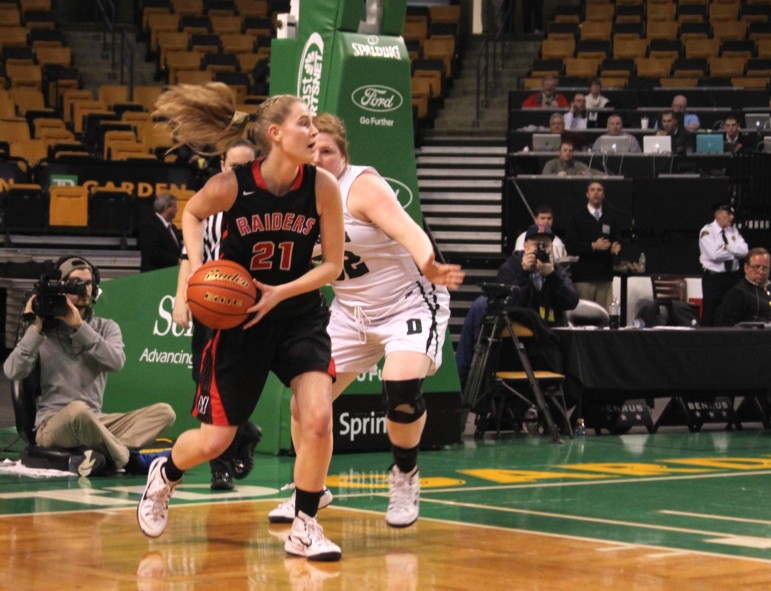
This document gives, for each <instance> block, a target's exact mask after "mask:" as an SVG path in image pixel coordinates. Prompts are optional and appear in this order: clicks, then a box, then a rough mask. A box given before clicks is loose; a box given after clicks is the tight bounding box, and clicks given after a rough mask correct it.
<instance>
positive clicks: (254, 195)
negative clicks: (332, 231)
mask: <svg viewBox="0 0 771 591" xmlns="http://www.w3.org/2000/svg"><path fill="white" fill-rule="evenodd" d="M262 161H263V159H262V158H261V159H259V160H256V161H255V162H253V163H252V165H251V166H238V167H235V168H234V169H233V170H234V172H235V174H236V179H238V197H237V198H236V201H235V203H234V204H233V206H232V207H231V208H230V210H229V211H227V212H225V231H224V233H223V235H222V250H221V255H222V257H223V258H225V259H229V260H232V261H236V262H238V263H239V264H241V265H243V266H244V267H245V268H246V269H249V271H250V272H251V274H252V276H253V277H254V278H255V279H257V280H258V281H261V282H262V283H266V284H268V285H280V284H283V283H289V282H290V281H294V280H295V279H297V278H298V277H300V276H302V275H304V274H305V273H307V272H308V270H309V269H310V268H311V258H312V256H313V246H314V244H315V243H316V240H317V238H318V236H319V215H318V213H317V212H316V167H315V166H311V165H309V164H306V165H304V166H302V167H300V169H299V172H298V174H297V178H296V179H295V181H294V183H293V184H292V186H291V188H290V189H289V191H288V192H287V193H286V194H285V195H283V196H281V197H277V196H276V195H274V194H273V193H271V192H270V191H268V189H267V188H266V185H265V181H264V179H263V178H262V174H261V173H260V165H261V164H262ZM321 301H322V300H321V292H320V291H319V290H314V291H312V292H309V293H305V294H300V295H298V296H296V297H293V298H289V299H288V300H285V301H283V302H281V303H280V304H279V305H278V306H276V307H275V308H274V309H273V310H271V312H270V313H271V314H272V313H273V312H274V311H277V310H280V311H281V312H280V313H281V314H286V315H290V316H295V315H297V314H301V313H303V312H305V311H307V310H309V309H311V308H313V307H318V306H319V305H320V303H321Z"/></svg>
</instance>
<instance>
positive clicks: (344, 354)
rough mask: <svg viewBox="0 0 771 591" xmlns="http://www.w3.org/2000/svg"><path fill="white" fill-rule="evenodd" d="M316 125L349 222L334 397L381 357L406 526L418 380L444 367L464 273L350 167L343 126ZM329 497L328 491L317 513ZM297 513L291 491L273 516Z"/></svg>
mask: <svg viewBox="0 0 771 591" xmlns="http://www.w3.org/2000/svg"><path fill="white" fill-rule="evenodd" d="M314 124H315V125H316V127H317V128H318V130H319V134H318V136H317V137H316V146H315V150H316V158H315V161H314V164H316V166H318V167H320V168H324V169H326V170H327V171H329V172H331V173H332V174H333V175H335V176H336V177H337V180H338V183H339V184H340V193H341V194H342V197H343V215H344V221H345V257H344V264H343V273H342V274H341V275H340V277H338V279H337V280H336V281H334V282H332V287H333V288H334V291H335V299H334V301H333V302H332V306H331V314H332V315H331V319H330V322H329V326H328V329H327V330H328V331H329V335H330V337H331V338H332V357H333V359H334V360H335V366H336V367H337V381H336V382H335V383H334V386H333V397H335V398H336V397H337V396H339V395H340V394H341V393H342V392H343V390H345V388H346V387H347V386H348V385H349V384H351V382H353V381H354V380H355V379H356V376H358V375H359V374H360V373H361V372H364V371H370V370H374V369H375V368H376V365H377V363H378V361H380V359H381V358H382V357H383V356H384V355H385V364H384V366H383V373H382V379H383V393H384V396H385V403H386V430H387V432H388V438H389V440H390V442H391V445H392V449H393V455H394V464H393V466H392V467H391V474H390V476H391V492H390V500H389V504H388V510H387V512H386V522H387V523H388V525H390V526H392V527H407V526H409V525H412V524H413V523H415V521H416V520H417V519H418V504H419V496H420V475H419V472H418V466H417V455H418V445H419V444H420V437H421V435H422V433H423V427H424V426H425V423H426V404H425V400H424V399H423V392H422V384H423V380H424V378H425V377H426V376H428V375H433V374H434V373H435V372H436V370H437V369H438V368H439V366H440V365H441V363H442V346H443V343H444V338H445V334H446V331H447V324H448V322H449V318H450V308H449V304H450V296H449V293H448V291H447V289H448V288H449V289H457V288H458V287H459V286H460V284H461V283H462V281H463V277H464V273H463V271H461V269H460V266H458V265H447V264H440V263H437V262H436V261H435V260H434V248H433V246H432V244H431V241H430V239H429V238H428V236H427V235H426V233H425V232H424V231H423V229H422V228H421V227H420V226H419V225H418V224H416V223H415V221H414V220H413V219H412V218H411V217H410V216H409V214H407V212H406V211H404V209H403V208H402V206H401V205H400V204H399V202H398V201H397V199H396V195H395V194H394V192H393V190H392V189H391V187H390V186H389V185H388V183H387V182H386V181H385V180H384V179H383V178H382V177H381V176H380V175H379V174H378V173H377V171H376V170H375V169H374V168H371V167H368V166H353V165H351V164H349V163H348V146H347V140H346V135H345V128H344V126H343V124H342V122H341V121H340V120H339V119H338V118H337V117H335V116H333V115H329V114H321V115H317V116H316V117H315V119H314ZM292 402H293V403H294V400H293V401H292ZM296 412H297V407H296V406H295V405H294V404H293V405H292V439H293V441H294V444H295V449H297V448H298V447H299V446H301V445H302V439H301V437H300V432H299V429H297V428H296ZM331 436H332V435H331V434H330V437H331ZM331 500H332V495H331V493H329V491H327V490H325V491H324V495H323V496H322V499H321V502H320V504H319V508H321V507H323V506H327V505H328V504H329V503H330V502H331ZM294 514H295V510H294V495H292V497H291V498H290V499H288V500H287V501H285V502H284V503H281V504H280V505H279V506H278V507H276V508H275V509H274V510H273V511H271V512H270V514H269V519H270V521H271V522H273V523H291V522H292V520H293V519H294Z"/></svg>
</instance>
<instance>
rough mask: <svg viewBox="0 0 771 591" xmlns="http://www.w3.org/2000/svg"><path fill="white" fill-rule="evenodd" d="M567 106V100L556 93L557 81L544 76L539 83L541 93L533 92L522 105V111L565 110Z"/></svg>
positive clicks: (551, 77)
mask: <svg viewBox="0 0 771 591" xmlns="http://www.w3.org/2000/svg"><path fill="white" fill-rule="evenodd" d="M569 106H570V103H568V99H566V98H565V96H564V95H562V94H559V93H558V92H557V79H556V78H555V77H554V76H546V77H545V78H544V79H543V80H542V81H541V91H540V92H534V93H533V94H531V95H530V96H529V97H527V98H526V99H525V100H524V101H523V103H522V108H523V109H550V108H554V107H559V108H562V109H567V108H568V107H569Z"/></svg>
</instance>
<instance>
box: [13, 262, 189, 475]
mask: <svg viewBox="0 0 771 591" xmlns="http://www.w3.org/2000/svg"><path fill="white" fill-rule="evenodd" d="M55 267H56V269H55V271H54V273H52V274H44V275H43V277H42V278H41V280H40V281H39V282H38V283H36V284H35V288H34V294H33V295H32V297H31V298H30V299H29V300H28V301H27V304H26V306H25V308H24V319H25V320H27V321H29V322H30V325H29V327H28V328H27V330H26V332H25V333H24V335H23V337H22V338H21V339H20V340H19V342H18V343H16V347H15V348H14V349H13V351H11V353H10V355H9V356H8V358H7V359H6V361H5V364H4V365H3V370H4V371H5V375H6V376H7V377H8V378H9V379H11V380H22V379H24V378H25V377H27V376H28V375H30V374H31V373H32V372H33V370H34V369H35V367H36V365H37V364H39V366H40V388H41V390H42V394H41V396H40V397H39V399H38V402H37V415H36V417H35V444H36V445H38V446H40V447H43V448H52V447H58V448H65V449H72V448H79V450H78V452H75V453H73V455H72V456H71V458H70V462H69V469H70V470H71V471H72V472H75V473H76V474H79V475H81V476H88V475H97V474H99V473H102V472H104V471H106V470H111V469H113V470H114V469H125V470H126V472H128V473H132V474H143V473H144V474H146V473H147V469H148V467H149V465H150V462H151V461H152V460H153V459H154V458H155V457H157V455H158V454H142V453H139V452H138V451H136V449H137V448H140V447H141V446H143V445H146V444H148V443H149V442H152V441H154V440H155V438H156V437H157V436H158V435H159V434H160V433H161V432H162V431H163V430H164V429H166V428H167V427H169V426H170V425H172V424H173V423H174V420H175V419H176V415H175V413H174V410H173V409H172V407H171V406H170V405H168V404H166V403H158V404H153V405H151V406H148V407H145V408H141V409H138V410H135V411H131V412H127V413H110V414H105V413H102V402H103V398H104V389H105V384H106V383H107V373H108V372H114V371H119V370H120V369H121V368H122V367H123V364H124V363H125V361H126V355H125V353H124V351H123V337H122V335H121V330H120V327H119V326H118V325H117V323H115V322H114V321H112V320H109V319H106V318H100V317H98V316H95V315H94V311H93V304H94V302H95V301H96V298H97V297H98V295H99V272H98V270H97V269H96V268H95V267H93V266H92V265H91V264H90V263H89V262H88V261H86V260H85V259H83V258H80V257H63V258H61V259H59V260H58V261H57V262H56V265H55ZM59 278H61V279H59ZM166 453H168V452H166Z"/></svg>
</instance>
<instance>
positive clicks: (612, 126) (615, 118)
mask: <svg viewBox="0 0 771 591" xmlns="http://www.w3.org/2000/svg"><path fill="white" fill-rule="evenodd" d="M608 137H610V138H622V137H623V138H627V141H628V142H629V152H630V153H632V154H639V153H640V152H642V150H641V149H640V142H638V141H637V138H636V137H634V136H633V135H632V134H630V133H626V132H624V124H623V120H622V119H621V115H619V114H618V113H611V114H610V115H609V116H608V133H603V134H602V135H601V136H600V137H598V138H597V139H596V140H594V147H593V148H592V149H593V150H594V151H595V152H599V151H600V149H599V147H600V146H599V145H600V143H601V142H600V138H608Z"/></svg>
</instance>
